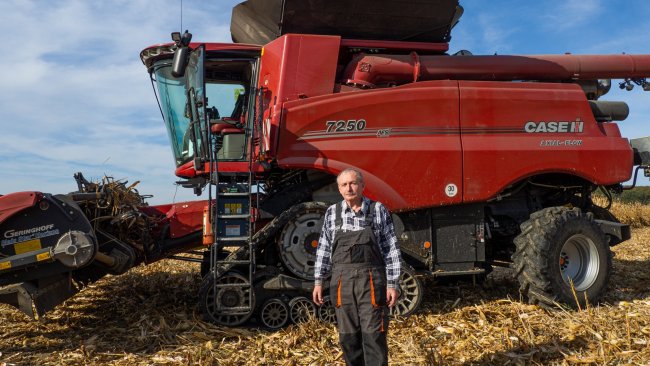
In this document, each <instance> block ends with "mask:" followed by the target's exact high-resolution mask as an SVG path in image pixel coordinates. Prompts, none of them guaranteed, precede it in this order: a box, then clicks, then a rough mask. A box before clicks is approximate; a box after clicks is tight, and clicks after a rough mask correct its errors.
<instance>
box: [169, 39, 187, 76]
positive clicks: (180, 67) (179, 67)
mask: <svg viewBox="0 0 650 366" xmlns="http://www.w3.org/2000/svg"><path fill="white" fill-rule="evenodd" d="M189 55H190V48H189V47H181V48H178V49H177V50H176V52H174V60H173V61H172V76H173V77H175V78H180V77H183V76H185V69H186V68H187V61H188V60H189V58H188V56H189Z"/></svg>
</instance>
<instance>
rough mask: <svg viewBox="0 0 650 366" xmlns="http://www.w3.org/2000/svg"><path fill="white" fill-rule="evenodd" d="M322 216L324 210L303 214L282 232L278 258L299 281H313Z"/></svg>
mask: <svg viewBox="0 0 650 366" xmlns="http://www.w3.org/2000/svg"><path fill="white" fill-rule="evenodd" d="M324 215H325V211H324V208H323V209H316V210H312V211H310V212H306V213H303V214H301V215H300V216H298V217H296V218H295V219H294V220H293V221H291V222H289V223H288V224H287V225H286V226H285V227H284V230H282V234H281V236H280V258H281V259H282V263H284V265H285V266H286V267H287V269H288V270H289V271H290V272H291V273H293V274H294V275H296V276H298V277H300V278H301V279H305V280H314V266H315V265H316V248H317V247H318V237H319V236H320V230H321V228H322V226H323V216H324Z"/></svg>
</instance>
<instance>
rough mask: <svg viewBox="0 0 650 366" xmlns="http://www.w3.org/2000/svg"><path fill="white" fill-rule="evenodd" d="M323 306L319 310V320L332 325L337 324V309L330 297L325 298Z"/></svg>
mask: <svg viewBox="0 0 650 366" xmlns="http://www.w3.org/2000/svg"><path fill="white" fill-rule="evenodd" d="M323 301H324V303H323V305H321V306H320V307H319V308H318V319H320V321H322V322H325V323H330V324H336V309H335V308H334V304H332V300H331V298H330V297H329V296H325V297H324V298H323Z"/></svg>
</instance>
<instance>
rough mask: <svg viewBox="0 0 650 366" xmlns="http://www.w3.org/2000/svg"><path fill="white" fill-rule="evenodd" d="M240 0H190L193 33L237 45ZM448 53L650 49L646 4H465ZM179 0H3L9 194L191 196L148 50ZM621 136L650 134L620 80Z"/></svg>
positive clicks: (174, 15)
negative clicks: (102, 187)
mask: <svg viewBox="0 0 650 366" xmlns="http://www.w3.org/2000/svg"><path fill="white" fill-rule="evenodd" d="M238 2H239V1H232V0H219V1H200V0H184V1H183V5H184V7H183V28H188V29H189V30H190V31H191V32H192V33H193V34H194V40H195V41H206V42H207V41H210V42H229V41H230V32H229V23H230V13H231V9H232V7H233V6H234V5H235V4H237V3H238ZM461 4H462V5H463V6H464V7H465V15H464V16H463V18H461V22H460V23H459V25H458V26H457V27H456V28H455V29H454V31H453V32H452V36H453V38H452V42H451V47H450V51H451V52H455V51H458V50H461V49H467V50H470V51H472V52H473V53H474V54H494V53H498V54H543V53H544V54H545V53H550V54H557V53H564V52H572V53H576V54H595V53H621V52H626V53H650V46H648V43H650V42H649V41H650V23H649V22H647V19H648V18H649V15H650V1H647V0H625V1H611V0H610V1H604V0H580V1H578V0H563V1H559V0H557V1H556V0H553V1H535V2H533V1H514V0H510V1H507V0H492V1H485V0H461ZM179 10H180V0H155V1H153V0H128V1H127V0H117V1H107V0H105V1H81V0H70V1H49V0H40V1H29V0H13V1H12V0H4V1H2V2H0V31H1V32H2V34H3V35H4V37H3V44H4V47H3V48H4V52H3V54H2V56H1V57H0V69H1V70H2V76H1V77H0V121H1V122H0V137H1V142H0V172H2V177H3V178H2V180H0V194H6V193H10V192H15V191H21V190H38V191H43V192H50V193H66V192H69V191H73V190H75V188H76V185H75V183H74V180H73V179H72V175H73V174H74V173H75V172H77V171H81V172H83V173H84V174H85V175H86V176H87V177H89V178H95V179H97V178H101V177H102V176H104V175H109V176H113V177H115V178H123V179H128V180H129V181H135V180H140V181H141V183H140V185H139V189H140V192H141V193H143V194H153V195H154V198H153V199H151V200H150V202H151V203H154V204H156V203H166V202H171V201H173V200H174V199H175V200H176V201H180V200H188V199H193V198H194V197H195V196H193V195H192V194H191V192H190V191H189V190H187V189H183V188H179V189H178V192H177V189H176V186H175V185H174V182H175V180H176V178H175V176H174V174H173V171H174V162H173V158H172V154H171V148H170V147H169V144H168V141H167V135H166V132H165V128H164V126H163V124H162V120H161V116H160V112H159V110H158V107H157V105H156V101H155V98H154V95H153V92H152V89H151V84H150V81H149V76H148V74H147V72H146V70H145V68H144V66H143V65H142V63H141V62H140V59H139V52H140V51H141V50H142V49H143V48H145V47H147V46H149V45H152V44H156V43H162V42H167V41H168V40H169V39H170V38H169V34H170V33H171V32H172V31H177V30H179V29H180V12H179ZM605 99H610V100H624V101H626V102H627V103H628V104H629V105H630V109H631V113H630V117H629V118H628V119H627V120H626V121H624V122H621V123H620V127H621V131H622V133H623V135H624V136H626V137H630V138H635V137H643V136H648V135H650V122H648V121H646V119H647V117H646V116H648V115H649V114H650V103H649V101H650V93H644V92H643V91H641V89H640V88H636V89H635V90H634V91H632V92H621V91H619V90H618V89H617V88H616V90H614V87H613V91H612V92H610V94H609V95H607V97H606V98H605Z"/></svg>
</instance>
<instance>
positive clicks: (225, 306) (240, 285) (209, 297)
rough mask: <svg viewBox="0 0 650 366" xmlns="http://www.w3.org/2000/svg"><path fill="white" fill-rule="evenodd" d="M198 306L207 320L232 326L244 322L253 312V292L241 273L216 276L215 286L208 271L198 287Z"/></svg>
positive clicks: (212, 277) (232, 272) (233, 272)
mask: <svg viewBox="0 0 650 366" xmlns="http://www.w3.org/2000/svg"><path fill="white" fill-rule="evenodd" d="M215 287H216V295H215ZM249 295H250V296H249ZM199 308H200V309H201V312H202V313H203V315H204V317H205V319H206V320H207V321H209V322H212V323H215V324H218V325H225V326H229V327H234V326H237V325H240V324H243V323H244V322H246V321H247V320H248V319H249V318H250V317H251V315H252V314H253V310H254V308H255V292H254V291H253V288H252V286H250V283H249V281H248V279H247V278H246V277H245V276H244V275H242V274H241V273H238V272H235V271H230V272H226V273H224V275H223V276H221V277H219V278H217V281H216V286H215V281H214V276H213V275H212V273H211V272H210V273H208V274H207V275H206V276H205V277H204V278H203V282H202V283H201V288H200V289H199Z"/></svg>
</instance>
